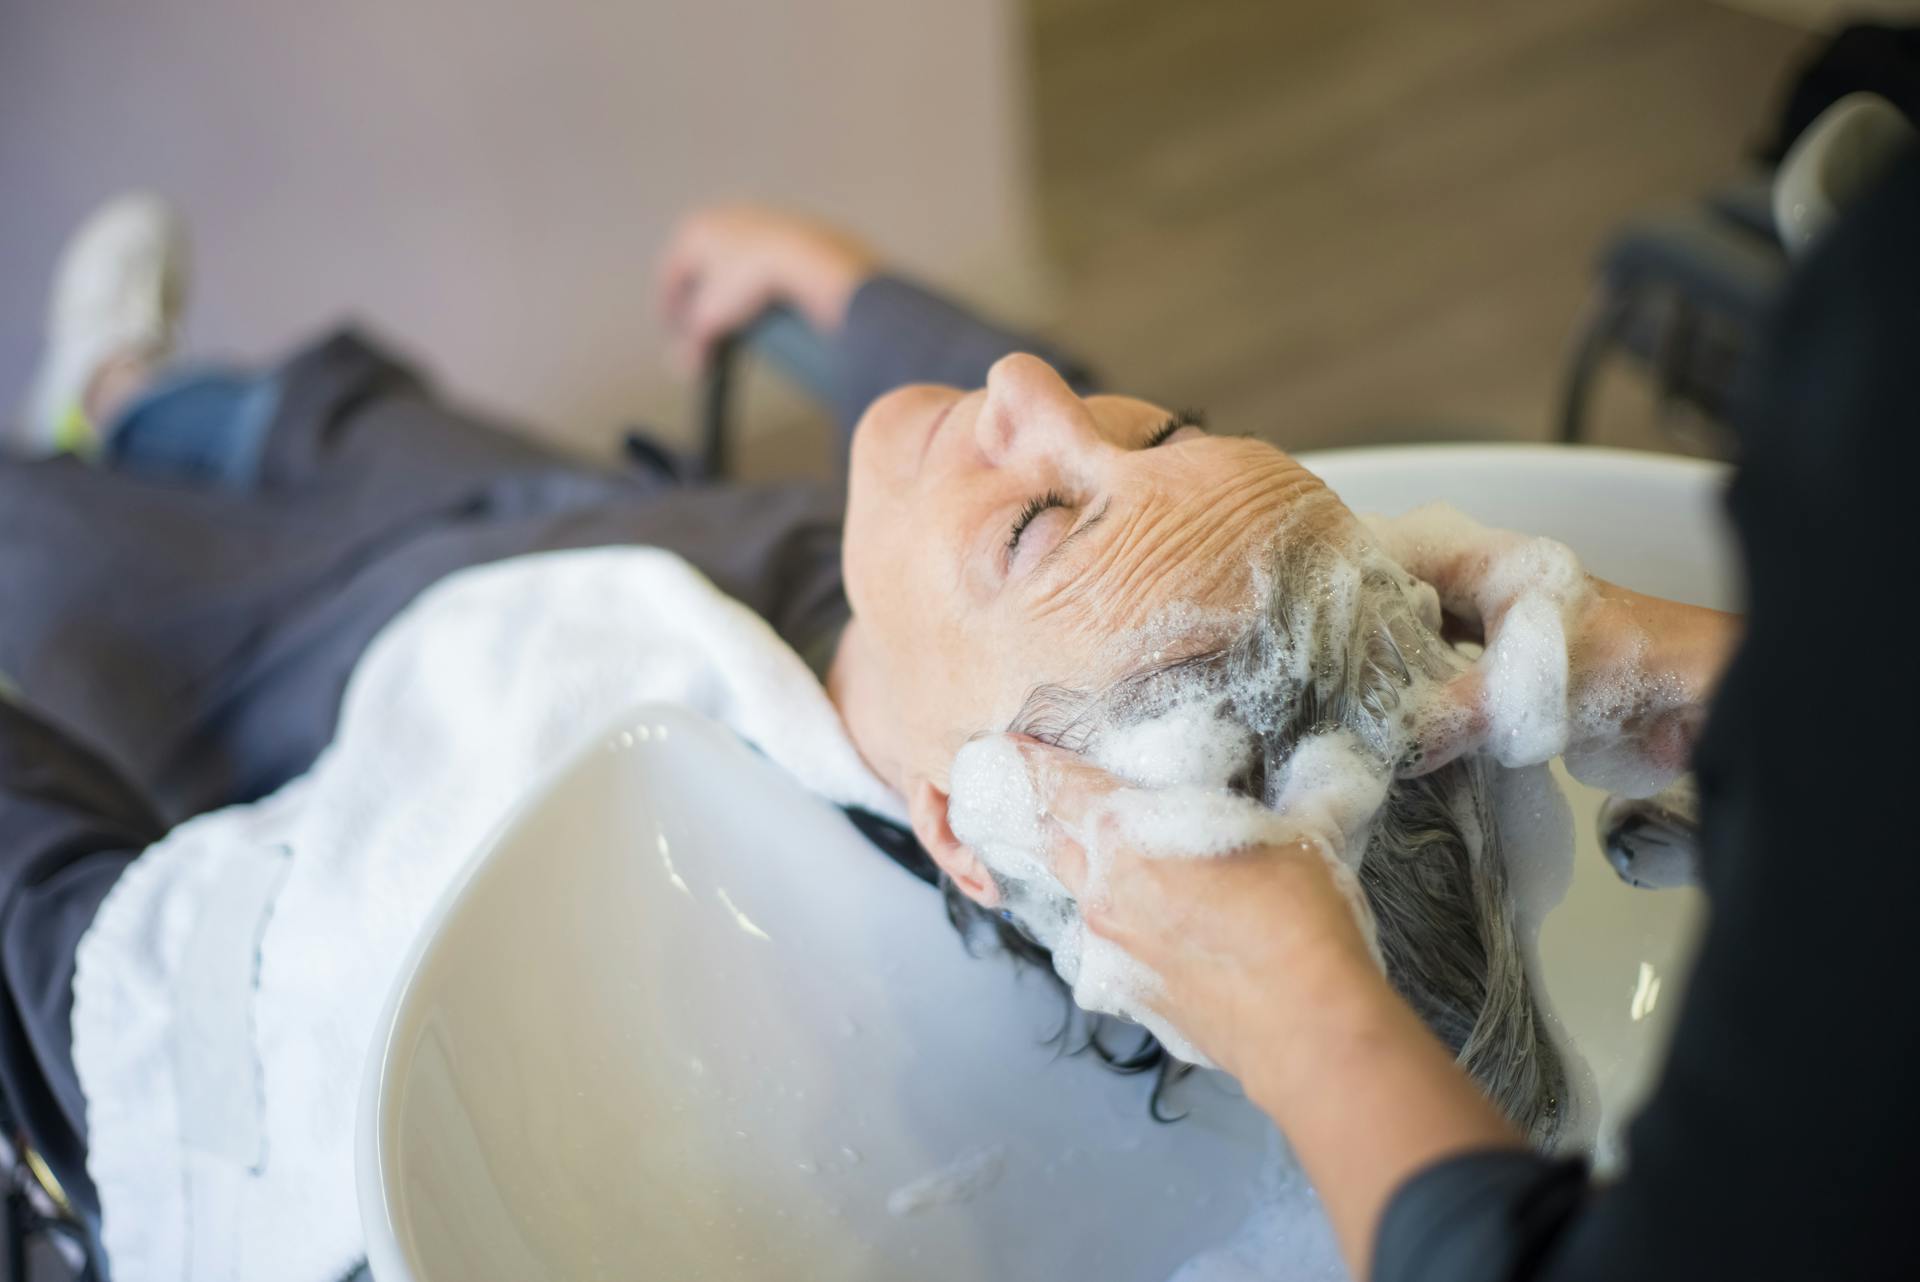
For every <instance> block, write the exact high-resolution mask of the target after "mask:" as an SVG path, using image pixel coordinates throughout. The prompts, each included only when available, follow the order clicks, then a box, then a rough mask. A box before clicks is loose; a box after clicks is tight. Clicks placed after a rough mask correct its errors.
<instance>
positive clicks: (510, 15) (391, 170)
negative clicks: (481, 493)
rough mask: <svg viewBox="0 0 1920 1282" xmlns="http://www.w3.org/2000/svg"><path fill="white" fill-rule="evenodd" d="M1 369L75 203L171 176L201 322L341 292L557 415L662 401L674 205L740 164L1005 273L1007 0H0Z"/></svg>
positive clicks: (9, 364)
mask: <svg viewBox="0 0 1920 1282" xmlns="http://www.w3.org/2000/svg"><path fill="white" fill-rule="evenodd" d="M0 15H4V16H0V192H3V193H4V207H3V208H0V229H3V230H0V389H5V391H4V392H0V397H4V398H5V399H6V400H7V402H8V403H9V405H10V403H11V399H12V395H13V389H16V388H19V387H21V386H22V385H23V383H24V381H25V379H26V377H27V374H28V371H29V369H30V368H31V361H32V353H33V349H34V346H35V338H36V334H37V333H38V330H39V328H40V324H41V320H40V318H41V312H42V298H43V295H44V292H45V288H46V282H47V279H48V275H49V273H50V271H51V263H52V259H53V256H54V254H55V252H56V251H57V249H58V246H59V244H60V241H61V239H62V237H63V236H64V234H65V233H66V231H67V230H68V228H69V227H70V226H71V225H72V223H73V222H74V221H75V220H76V219H78V218H79V217H81V216H82V215H83V214H84V213H85V211H86V210H87V209H88V208H89V207H90V206H91V205H93V204H94V203H95V202H97V201H99V200H100V199H101V198H103V197H105V196H107V195H109V194H111V193H113V192H114V191H117V190H120V189H122V188H125V187H128V186H151V187H154V188H157V189H159V190H162V191H164V192H166V193H168V194H170V195H172V196H173V197H175V198H176V199H178V200H179V201H180V202H181V203H182V204H183V205H184V206H185V207H186V210H187V212H188V214H189V216H190V217H191V220H192V223H193V227H194V232H195V240H196V242H197V246H196V247H197V250H198V254H197V265H196V272H197V279H196V288H195V293H194V301H193V304H192V311H191V316H190V326H191V336H192V339H193V343H194V346H195V347H196V348H199V349H201V350H204V351H211V352H216V353H233V354H239V355H246V356H258V355H266V354H270V353H273V352H276V351H279V350H280V349H281V348H282V347H283V346H284V345H285V344H287V343H288V342H290V341H293V340H295V339H298V338H300V337H303V336H306V335H308V334H310V333H312V332H313V331H314V329H315V327H316V326H317V325H319V324H320V323H322V322H326V321H330V320H334V319H338V318H342V317H347V316H355V317H360V318H364V319H366V320H368V321H370V322H371V323H373V324H375V325H377V326H378V327H379V328H380V329H381V330H382V331H384V332H386V333H388V334H391V335H393V336H395V337H398V338H400V339H402V340H404V341H405V342H406V343H408V344H410V345H411V346H412V348H413V349H414V350H416V351H417V352H419V353H420V354H421V355H423V356H424V357H425V358H426V359H427V362H428V363H429V364H430V366H431V367H432V368H434V369H435V370H437V371H438V372H439V373H440V374H442V375H443V376H444V378H445V380H446V382H447V383H448V384H450V385H451V386H452V387H453V388H455V389H457V390H459V391H461V392H463V393H465V394H467V395H468V396H469V397H471V398H474V399H477V400H479V401H482V402H484V403H486V404H488V405H491V406H496V407H499V408H501V409H503V410H505V411H506V412H508V413H510V414H512V415H515V416H517V417H520V418H524V419H527V420H530V421H532V422H535V423H538V424H540V425H542V426H543V427H544V428H546V429H547V430H551V431H555V432H558V433H560V434H562V435H563V436H567V437H569V438H573V439H594V438H596V437H605V436H606V435H607V434H608V433H609V432H610V430H611V429H612V428H613V426H614V425H615V424H617V423H619V422H622V421H629V422H630V421H632V420H633V419H634V418H635V417H650V416H655V415H661V414H664V415H666V416H667V417H668V418H669V419H672V418H674V417H676V416H677V413H678V411H677V409H676V407H675V406H674V404H673V402H672V400H671V399H670V392H671V388H670V387H669V386H668V379H667V375H666V371H665V369H664V367H663V364H662V355H661V352H662V344H661V342H660V333H659V329H658V326H657V325H656V322H655V318H654V316H653V313H652V309H651V297H650V293H649V290H650V286H651V262H652V257H653V255H654V253H655V251H656V250H657V249H658V247H659V245H660V243H661V241H662V239H663V238H664V236H665V235H666V234H667V232H668V230H669V228H670V226H671V225H672V222H673V219H674V217H675V216H676V214H677V213H678V212H679V211H681V210H682V209H684V208H685V207H686V206H688V205H689V204H691V203H693V202H696V201H700V200H710V199H714V198H718V197H739V196H749V197H764V198H770V199H777V200H781V201H786V202H791V203H795V204H799V205H802V206H805V207H808V208H811V209H813V210H816V211H818V212H820V213H822V214H827V215H832V216H838V217H844V218H846V219H848V220H850V221H855V222H857V223H858V224H859V225H860V226H862V227H863V228H865V229H867V230H868V231H869V232H870V233H871V234H872V235H873V236H874V237H875V238H876V239H877V240H878V241H879V242H880V243H881V244H882V245H883V246H884V247H886V248H887V249H888V250H890V251H892V252H894V253H897V254H899V255H900V256H902V257H903V258H905V259H907V260H909V261H912V262H914V263H916V264H919V265H921V266H922V267H923V268H925V269H926V270H928V271H930V272H931V273H933V274H935V275H936V276H939V277H942V278H946V279H951V280H955V281H967V280H974V281H978V282H983V283H985V284H986V285H987V287H988V288H989V289H990V290H1009V289H1010V288H1011V285H1010V284H1009V283H1010V282H1011V283H1012V284H1017V283H1018V282H1019V281H1020V280H1022V279H1024V278H1025V276H1026V273H1024V272H1023V271H1021V270H1020V266H1021V264H1022V263H1023V261H1024V256H1025V254H1026V245H1027V243H1028V238H1029V231H1030V227H1029V221H1028V220H1029V217H1030V210H1031V205H1032V202H1031V196H1030V192H1029V189H1028V173H1029V168H1028V164H1027V157H1026V155H1025V146H1026V139H1027V124H1026V119H1025V115H1024V109H1025V103H1026V100H1027V94H1026V90H1025V86H1024V84H1023V82H1022V80H1021V75H1022V68H1023V61H1022V58H1021V56H1020V45H1021V38H1022V37H1021V29H1020V27H1019V25H1018V17H1019V14H1018V11H1017V10H1016V8H1015V0H967V2H966V3H964V4H950V3H943V2H942V0H630V2H621V3H608V2H606V0H537V2H535V0H325V2H324V3H309V2H306V0H56V2H54V3H41V2H39V0H0ZM996 282H997V283H996Z"/></svg>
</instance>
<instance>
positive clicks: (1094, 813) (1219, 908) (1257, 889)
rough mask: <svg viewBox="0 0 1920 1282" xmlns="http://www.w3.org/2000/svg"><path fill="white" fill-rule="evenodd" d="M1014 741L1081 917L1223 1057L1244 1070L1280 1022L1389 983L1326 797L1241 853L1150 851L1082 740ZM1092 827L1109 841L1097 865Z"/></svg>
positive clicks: (1163, 1006) (1210, 1052)
mask: <svg viewBox="0 0 1920 1282" xmlns="http://www.w3.org/2000/svg"><path fill="white" fill-rule="evenodd" d="M1017 742H1018V745H1019V749H1020V753H1021V756H1022V758H1023V759H1024V761H1025V762H1026V764H1027V771H1028V776H1029V778H1030V779H1032V781H1033V783H1034V786H1035V789H1036V792H1037V795H1038V798H1039V800H1040V802H1041V805H1042V807H1043V810H1044V813H1045V815H1046V820H1045V823H1046V828H1047V836H1048V839H1049V843H1050V844H1049V847H1048V857H1049V861H1050V863H1051V865H1052V868H1053V871H1054V875H1055V876H1056V877H1057V878H1058V879H1059V880H1060V882H1061V884H1062V885H1064V886H1065V887H1066V888H1067V890H1068V892H1069V893H1070V894H1072V895H1073V896H1074V898H1075V899H1076V900H1077V901H1078V902H1079V908H1080V914H1081V920H1082V921H1083V922H1084V923H1085V924H1086V927H1087V929H1088V930H1090V931H1092V932H1093V933H1095V934H1097V935H1100V936H1103V937H1104V938H1107V939H1110V940H1112V941H1113V942H1114V943H1116V944H1118V945H1119V946H1120V947H1121V948H1123V949H1124V950H1125V951H1126V952H1127V953H1128V954H1129V955H1131V956H1132V957H1134V958H1135V959H1136V960H1138V961H1140V962H1143V963H1144V964H1146V965H1147V966H1149V967H1151V968H1152V969H1153V970H1154V971H1155V972H1157V973H1158V975H1159V976H1160V979H1161V981H1162V984H1163V987H1162V988H1161V990H1160V992H1159V993H1158V995H1156V996H1155V997H1154V998H1153V999H1152V1001H1151V1003H1150V1004H1151V1005H1152V1006H1153V1007H1154V1009H1155V1011H1156V1012H1157V1013H1158V1014H1160V1015H1162V1016H1163V1017H1165V1018H1166V1019H1168V1020H1169V1021H1171V1022H1172V1023H1173V1024H1174V1025H1175V1026H1176V1027H1178V1028H1179V1029H1180V1031H1181V1032H1182V1033H1184V1034H1185V1035H1186V1036H1187V1037H1188V1039H1189V1040H1191V1041H1192V1042H1193V1043H1194V1044H1195V1045H1196V1046H1198V1047H1199V1048H1200V1049H1201V1050H1202V1051H1204V1052H1205V1053H1206V1054H1207V1056H1208V1057H1209V1058H1211V1059H1212V1060H1213V1061H1214V1062H1215V1063H1216V1064H1219V1065H1220V1066H1221V1067H1222V1068H1225V1069H1227V1070H1228V1071H1229V1072H1233V1073H1236V1074H1239V1075H1242V1076H1243V1077H1244V1075H1245V1073H1244V1070H1245V1069H1246V1068H1249V1067H1252V1066H1254V1064H1255V1063H1256V1062H1257V1061H1264V1060H1267V1059H1270V1058H1271V1056H1272V1055H1273V1048H1274V1038H1275V1036H1276V1034H1277V1033H1278V1032H1279V1030H1285V1029H1288V1028H1295V1029H1297V1028H1298V1027H1299V1026H1300V1025H1301V1024H1302V1023H1303V1022H1306V1021H1310V1020H1311V1019H1313V1018H1315V1017H1316V1015H1317V1014H1319V1013H1324V1012H1325V1011H1327V1010H1328V1008H1329V1003H1331V1002H1334V1001H1335V999H1336V997H1338V996H1341V995H1344V994H1346V993H1348V992H1350V991H1351V990H1352V989H1353V988H1354V987H1355V986H1358V987H1359V988H1361V989H1365V990H1380V991H1384V982H1383V981H1382V980H1381V978H1380V970H1379V966H1378V964H1377V963H1376V962H1375V960H1374V957H1373V951H1372V949H1373V945H1372V942H1371V938H1370V932H1371V920H1370V918H1369V917H1368V916H1367V910H1366V906H1365V901H1364V899H1363V898H1362V897H1361V895H1360V891H1359V883H1358V881H1357V879H1356V878H1355V877H1354V875H1353V873H1352V872H1350V871H1349V870H1348V869H1347V866H1346V865H1345V864H1344V863H1342V862H1341V856H1342V852H1343V848H1344V842H1345V838H1344V836H1343V835H1342V834H1341V832H1340V831H1339V828H1338V824H1337V821H1335V822H1329V819H1330V817H1329V815H1328V814H1327V812H1326V811H1325V810H1324V809H1323V808H1313V807H1304V808H1303V810H1307V811H1311V813H1310V814H1305V815H1303V817H1302V818H1301V819H1300V820H1299V821H1297V822H1295V821H1291V820H1289V819H1288V818H1287V817H1286V816H1285V815H1276V816H1275V822H1274V824H1273V825H1272V827H1271V828H1270V829H1269V834H1268V837H1269V839H1268V840H1267V841H1265V842H1263V843H1262V844H1259V845H1252V846H1248V847H1246V848H1245V849H1242V850H1240V851H1237V852H1234V853H1231V854H1224V855H1215V856H1209V857H1204V858H1186V857H1181V855H1182V854H1183V853H1185V852H1174V851H1148V850H1145V849H1142V848H1141V847H1139V846H1138V845H1135V844H1132V843H1131V842H1130V841H1129V839H1128V836H1127V833H1126V831H1125V825H1123V824H1121V823H1118V822H1117V821H1116V820H1115V818H1114V814H1113V811H1112V808H1111V807H1110V806H1109V804H1108V803H1109V802H1110V801H1111V799H1113V798H1114V797H1115V796H1116V795H1118V794H1120V793H1122V792H1128V791H1133V786H1132V785H1130V784H1128V783H1126V782H1125V781H1123V780H1121V779H1118V778H1115V777H1114V776H1113V775H1110V774H1108V773H1107V772H1106V771H1104V770H1102V769H1100V768H1099V767H1098V766H1095V765H1093V764H1092V763H1091V762H1089V761H1087V760H1086V759H1085V758H1084V757H1081V756H1078V755H1077V754H1074V753H1071V752H1066V751H1064V750H1062V749H1059V748H1053V747H1049V746H1048V745H1046V744H1043V743H1040V742H1038V741H1035V740H1030V739H1020V740H1018V741H1017ZM1249 804H1250V805H1251V804H1252V803H1249ZM1076 834H1077V835H1076ZM1083 839H1084V840H1085V841H1087V842H1089V843H1091V844H1095V845H1097V847H1098V850H1099V857H1098V864H1099V874H1098V875H1097V876H1090V875H1089V873H1090V868H1089V860H1088V852H1087V848H1086V845H1083ZM1363 923H1365V924H1364V925H1363ZM1263 1066H1264V1067H1271V1065H1263Z"/></svg>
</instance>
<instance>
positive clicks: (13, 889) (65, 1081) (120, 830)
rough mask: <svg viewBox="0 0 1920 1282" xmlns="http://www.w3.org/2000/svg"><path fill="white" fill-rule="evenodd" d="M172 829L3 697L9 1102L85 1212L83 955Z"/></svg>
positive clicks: (1, 865) (1, 939) (0, 744)
mask: <svg viewBox="0 0 1920 1282" xmlns="http://www.w3.org/2000/svg"><path fill="white" fill-rule="evenodd" d="M164 831H165V827H164V825H163V824H162V823H161V822H160V819H159V817H158V816H157V815H156V814H155V813H154V811H153V808H152V807H151V806H150V805H149V804H148V803H147V801H146V799H145V798H143V797H142V796H141V795H140V794H139V793H138V792H137V791H136V790H135V789H134V788H133V787H132V786H131V785H129V784H128V783H127V782H126V780H125V779H123V778H122V777H121V776H120V775H119V774H118V773H117V772H116V771H115V770H114V769H113V768H112V767H111V766H109V765H107V764H106V763H105V762H104V761H102V760H100V759H99V758H98V757H97V756H95V755H94V754H93V753H91V752H88V751H87V750H86V749H85V748H83V747H81V746H80V745H79V744H78V743H76V742H74V741H73V739H72V738H71V737H69V736H68V735H66V734H64V733H63V732H62V731H60V730H59V729H58V728H56V727H55V726H54V725H53V724H52V723H51V722H50V721H48V720H47V719H46V718H44V717H42V716H40V715H39V714H37V713H34V712H32V711H30V710H28V709H27V708H25V707H24V706H22V705H20V704H18V703H15V702H12V701H10V700H8V699H7V698H6V697H5V696H3V695H0V1099H4V1103H5V1108H6V1112H7V1114H8V1117H7V1120H8V1122H9V1123H10V1124H11V1125H13V1126H16V1127H18V1128H19V1129H20V1130H22V1131H23V1132H25V1134H26V1137H27V1139H28V1141H29V1142H30V1143H31V1144H32V1145H33V1146H34V1148H35V1149H37V1150H38V1151H39V1153H40V1155H41V1156H42V1157H43V1158H45V1159H46V1161H47V1164H48V1165H49V1166H50V1167H52V1169H53V1173H54V1174H55V1175H56V1176H58V1177H59V1179H60V1182H61V1184H62V1186H63V1187H64V1188H65V1190H66V1192H67V1196H68V1198H69V1199H70V1200H72V1201H73V1202H74V1203H75V1204H76V1205H77V1206H80V1207H81V1208H83V1209H86V1210H89V1211H97V1209H98V1207H97V1205H96V1202H95V1198H94V1193H93V1184H92V1181H91V1180H89V1179H88V1178H87V1173H86V1107H85V1104H84V1102H83V1101H82V1099H81V1096H80V1085H79V1082H78V1080H77V1079H76V1077H75V1075H74V1071H73V1040H72V1033H71V1030H70V1028H69V1025H68V1020H69V1017H70V1016H71V1014H72V1011H73V961H74V950H75V949H76V948H77V947H78V946H79V943H80V937H81V935H83V934H84V933H86V929H87V927H88V926H89V925H91V924H92V922H93V915H94V912H95V910H97V909H98V908H99V906H100V902H101V901H102V900H103V899H105V898H106V895H107V892H108V891H109V890H110V889H112V887H113V883H114V882H115V880H117V879H118V877H119V876H120V874H121V872H122V871H124V870H125V868H126V866H127V865H128V864H129V863H131V862H132V861H133V859H134V857H135V856H136V855H138V854H139V853H140V851H142V850H144V849H146V847H148V846H149V845H151V844H153V842H155V841H157V840H158V839H159V838H160V836H161V835H162V833H163V832H164Z"/></svg>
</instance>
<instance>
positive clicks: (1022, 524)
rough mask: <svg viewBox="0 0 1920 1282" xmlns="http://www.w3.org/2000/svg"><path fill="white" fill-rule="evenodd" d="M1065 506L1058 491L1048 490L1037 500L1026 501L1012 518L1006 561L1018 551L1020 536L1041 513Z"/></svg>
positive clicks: (1063, 499)
mask: <svg viewBox="0 0 1920 1282" xmlns="http://www.w3.org/2000/svg"><path fill="white" fill-rule="evenodd" d="M1066 505H1067V500H1066V496H1064V495H1063V494H1061V493H1060V491H1058V490H1048V491H1047V492H1046V493H1045V494H1042V495H1041V496H1040V497H1039V498H1034V499H1028V500H1027V505H1026V506H1025V507H1023V508H1021V509H1020V515H1019V516H1017V517H1015V518H1014V521H1013V535H1012V537H1010V538H1009V539H1008V540H1007V559H1008V560H1009V561H1011V560H1012V559H1013V554H1014V553H1015V552H1017V551H1019V550H1020V536H1021V535H1022V534H1025V533H1026V532H1027V527H1028V526H1029V525H1032V524H1033V523H1034V520H1035V519H1036V518H1038V517H1039V515H1040V514H1041V513H1042V512H1045V511H1048V510H1050V509H1052V508H1056V507H1065V506H1066Z"/></svg>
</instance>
